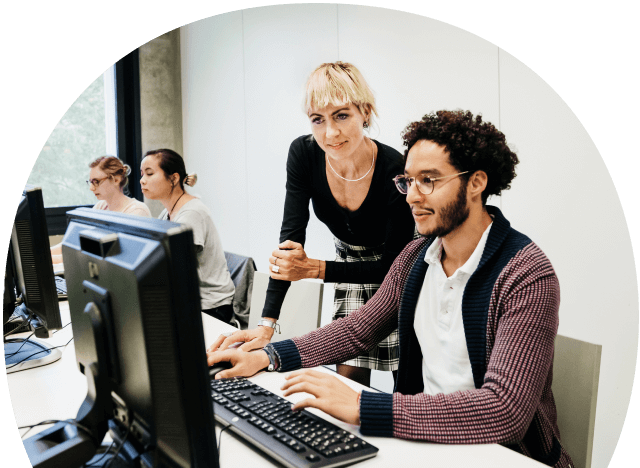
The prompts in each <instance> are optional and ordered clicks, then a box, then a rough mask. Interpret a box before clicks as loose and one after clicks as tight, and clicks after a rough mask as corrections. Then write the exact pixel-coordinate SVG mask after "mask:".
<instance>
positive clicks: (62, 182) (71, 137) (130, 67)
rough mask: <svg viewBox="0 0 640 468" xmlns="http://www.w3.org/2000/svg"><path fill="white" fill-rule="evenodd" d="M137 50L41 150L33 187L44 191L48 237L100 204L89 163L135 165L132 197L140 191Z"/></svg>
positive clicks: (89, 92) (85, 96)
mask: <svg viewBox="0 0 640 468" xmlns="http://www.w3.org/2000/svg"><path fill="white" fill-rule="evenodd" d="M138 64H139V61H138V49H136V50H134V51H133V52H131V53H130V54H128V55H126V56H125V57H123V58H122V59H121V60H119V61H118V62H117V63H116V64H115V65H113V66H112V67H110V68H109V69H108V70H107V71H106V72H105V73H104V74H103V75H102V76H100V77H98V79H97V80H96V81H94V82H93V83H92V84H91V85H89V87H88V88H87V89H86V90H85V91H84V92H83V93H82V94H81V95H80V97H78V99H77V100H76V101H75V102H74V103H73V104H72V105H71V107H70V108H69V110H68V111H67V112H66V113H65V114H64V116H63V117H62V119H60V122H58V125H56V127H55V129H54V130H53V132H52V133H51V135H50V136H49V138H48V140H47V142H46V144H45V145H44V147H43V148H42V151H41V152H40V155H39V156H38V159H37V160H36V163H35V164H34V166H33V170H32V171H31V174H30V175H29V179H28V183H29V184H33V185H38V186H40V187H42V195H43V198H44V204H45V207H46V212H47V228H48V229H49V235H51V236H53V235H58V234H64V231H65V229H66V227H67V219H66V213H67V211H69V210H71V209H73V208H76V207H77V206H83V205H84V206H92V205H94V204H95V203H96V200H95V198H94V196H93V194H92V192H91V190H89V188H88V187H87V184H86V183H85V180H87V179H88V176H89V163H90V162H91V161H93V160H94V159H96V158H97V157H99V156H105V155H109V156H117V157H119V158H120V159H121V160H122V161H123V162H125V163H126V164H129V166H131V175H130V176H129V191H130V196H133V197H134V198H137V199H138V200H142V199H143V197H142V192H141V190H140V156H141V152H142V149H141V148H142V143H141V135H140V72H139V68H138V67H139V65H138Z"/></svg>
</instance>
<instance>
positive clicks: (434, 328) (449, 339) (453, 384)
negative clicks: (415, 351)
mask: <svg viewBox="0 0 640 468" xmlns="http://www.w3.org/2000/svg"><path fill="white" fill-rule="evenodd" d="M492 225H493V223H491V224H490V225H489V227H487V229H486V230H485V231H484V233H483V234H482V237H481V238H480V241H479V242H478V245H477V246H476V248H475V250H474V251H473V253H472V254H471V256H470V257H469V259H468V260H467V261H466V263H465V264H464V265H462V266H461V267H460V268H458V269H457V270H456V271H455V273H454V274H453V275H451V277H449V278H447V275H446V273H445V272H444V270H443V268H442V263H441V262H440V258H441V256H442V239H440V238H439V237H436V239H435V240H434V241H433V243H432V244H431V246H430V247H429V249H428V250H427V252H426V254H425V256H424V261H425V262H427V263H428V264H429V268H428V269H427V273H426V275H425V278H424V283H423V284H422V289H421V291H420V297H419V298H418V303H417V305H416V314H415V319H414V322H413V327H414V329H415V332H416V336H417V338H418V342H419V343H420V349H421V351H422V379H423V381H424V393H427V394H429V395H436V394H438V393H444V394H448V393H452V392H455V391H458V390H470V389H474V388H475V386H474V384H473V374H472V372H471V362H470V361H469V352H468V351H467V342H466V339H465V334H464V326H463V323H462V295H463V293H464V288H465V287H466V285H467V281H469V278H470V277H471V275H472V274H473V272H474V271H475V270H476V268H478V264H479V263H480V259H481V258H482V252H483V251H484V246H485V244H486V243H487V237H488V236H489V231H490V230H491V226H492Z"/></svg>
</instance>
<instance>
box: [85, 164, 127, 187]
mask: <svg viewBox="0 0 640 468" xmlns="http://www.w3.org/2000/svg"><path fill="white" fill-rule="evenodd" d="M89 167H90V168H91V169H93V168H94V167H97V168H98V169H100V170H101V171H102V172H104V173H105V174H107V176H109V178H113V177H114V176H120V190H122V191H124V190H125V187H126V186H127V184H128V183H129V174H131V167H129V165H128V164H123V163H122V161H120V160H119V159H118V158H116V157H115V156H100V157H99V158H98V159H95V160H94V161H92V162H91V163H90V164H89Z"/></svg>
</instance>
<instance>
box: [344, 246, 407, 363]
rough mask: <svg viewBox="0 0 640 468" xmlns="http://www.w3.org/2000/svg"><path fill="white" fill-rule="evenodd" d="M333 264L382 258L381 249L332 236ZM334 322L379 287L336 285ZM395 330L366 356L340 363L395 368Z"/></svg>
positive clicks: (361, 302) (365, 299)
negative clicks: (334, 257)
mask: <svg viewBox="0 0 640 468" xmlns="http://www.w3.org/2000/svg"><path fill="white" fill-rule="evenodd" d="M333 240H334V243H335V246H336V262H375V261H377V260H380V259H381V258H382V246H380V247H375V248H369V247H361V246H356V245H350V244H347V243H345V242H342V241H341V240H340V239H338V238H335V237H334V239H333ZM334 286H335V298H334V301H333V320H336V319H338V318H341V317H346V316H348V315H349V314H351V313H352V312H355V311H356V310H358V309H359V308H360V307H362V306H363V305H364V304H365V303H366V302H367V301H368V300H369V299H371V298H372V297H373V295H374V294H375V293H376V291H377V290H378V288H379V287H380V285H379V284H355V283H335V285H334ZM398 361H399V351H398V330H394V331H393V332H391V334H390V335H389V336H388V337H387V338H385V339H384V340H382V341H381V342H380V343H378V345H377V346H376V347H375V348H374V349H373V350H371V352H370V353H369V354H365V355H362V356H358V357H356V358H354V359H351V360H349V361H346V362H343V364H346V365H349V366H355V367H365V368H367V369H375V370H382V371H393V370H397V369H398Z"/></svg>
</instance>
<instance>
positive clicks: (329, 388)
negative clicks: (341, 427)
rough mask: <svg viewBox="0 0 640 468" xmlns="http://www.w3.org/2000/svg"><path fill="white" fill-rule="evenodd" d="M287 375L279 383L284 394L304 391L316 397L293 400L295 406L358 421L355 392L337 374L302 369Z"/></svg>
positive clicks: (348, 421)
mask: <svg viewBox="0 0 640 468" xmlns="http://www.w3.org/2000/svg"><path fill="white" fill-rule="evenodd" d="M265 354H266V353H265ZM286 379H287V381H286V382H285V384H284V385H283V386H282V390H284V396H289V395H293V394H294V393H300V392H305V393H309V394H311V395H313V396H314V397H315V398H307V399H306V400H302V401H300V402H298V403H296V404H295V405H294V406H293V409H294V410H301V409H304V408H308V407H312V408H318V409H319V410H321V411H324V412H325V413H327V414H329V415H331V416H333V417H334V418H336V419H339V420H341V421H344V422H346V423H349V424H355V425H360V405H359V404H358V392H356V391H355V390H353V389H352V388H351V387H349V386H348V385H346V384H344V383H342V382H341V381H340V379H338V378H337V377H334V376H332V375H329V374H327V373H325V372H319V371H315V370H309V369H305V370H299V371H296V372H292V373H291V374H289V375H288V376H287V377H286Z"/></svg>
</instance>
